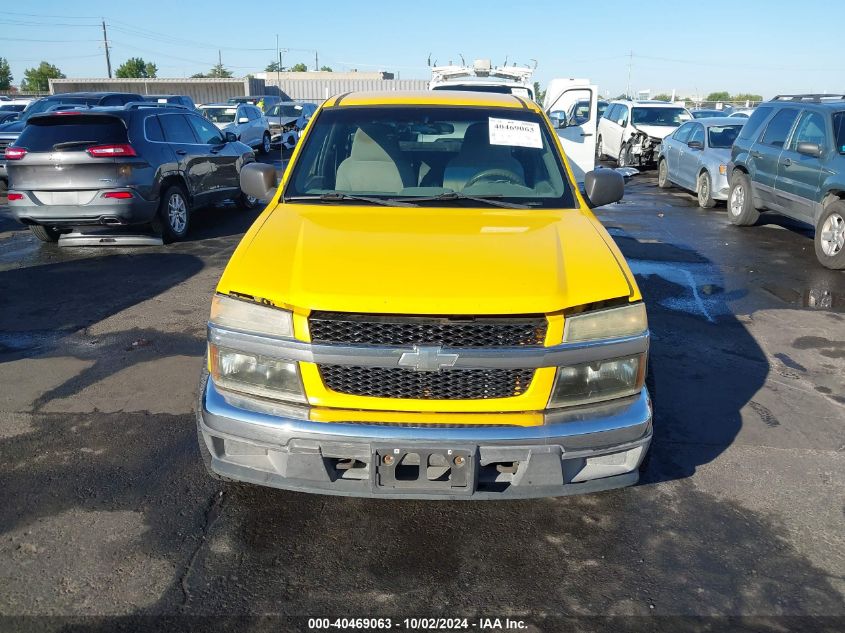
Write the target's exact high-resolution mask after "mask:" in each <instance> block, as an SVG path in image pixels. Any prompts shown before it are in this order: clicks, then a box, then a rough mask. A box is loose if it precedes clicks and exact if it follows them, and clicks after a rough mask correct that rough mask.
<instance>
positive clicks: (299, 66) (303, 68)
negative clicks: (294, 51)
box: [288, 62, 308, 73]
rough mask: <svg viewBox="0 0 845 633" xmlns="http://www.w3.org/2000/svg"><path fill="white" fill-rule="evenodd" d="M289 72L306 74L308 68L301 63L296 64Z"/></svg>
mask: <svg viewBox="0 0 845 633" xmlns="http://www.w3.org/2000/svg"><path fill="white" fill-rule="evenodd" d="M288 70H289V71H290V72H292V73H304V72H307V71H308V66H306V65H305V64H303V63H302V62H299V63H298V64H294V65H293V66H291V67H290V68H288Z"/></svg>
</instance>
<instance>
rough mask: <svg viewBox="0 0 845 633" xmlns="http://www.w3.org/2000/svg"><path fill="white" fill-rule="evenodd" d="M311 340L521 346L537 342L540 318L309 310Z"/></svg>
mask: <svg viewBox="0 0 845 633" xmlns="http://www.w3.org/2000/svg"><path fill="white" fill-rule="evenodd" d="M308 324H309V327H310V330H311V340H312V341H313V342H314V343H331V344H351V345H401V346H412V345H441V346H443V347H523V346H527V345H538V346H540V345H543V342H544V341H545V339H546V318H545V317H544V316H543V315H532V316H525V317H471V316H470V317H428V316H425V317H417V316H410V317H406V316H380V315H372V314H344V313H338V312H314V313H312V314H311V316H310V318H309V319H308Z"/></svg>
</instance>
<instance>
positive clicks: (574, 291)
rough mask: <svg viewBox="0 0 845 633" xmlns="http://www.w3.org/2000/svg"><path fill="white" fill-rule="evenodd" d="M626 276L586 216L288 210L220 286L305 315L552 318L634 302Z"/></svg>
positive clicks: (248, 243)
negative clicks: (575, 309)
mask: <svg viewBox="0 0 845 633" xmlns="http://www.w3.org/2000/svg"><path fill="white" fill-rule="evenodd" d="M262 220H263V224H262ZM620 262H622V263H620ZM623 266H624V267H625V270H624V271H623V268H622V267H623ZM626 272H627V273H628V275H630V272H629V271H628V269H627V265H626V264H624V260H623V259H622V257H621V254H620V253H619V251H618V249H616V246H615V244H613V241H612V240H611V238H610V236H609V235H608V234H607V232H606V231H605V230H604V228H603V227H602V226H601V225H600V224H599V222H598V221H597V220H596V219H595V217H594V216H593V215H592V214H591V213H590V212H588V211H578V210H567V211H558V210H555V211H548V210H531V211H521V210H518V211H511V210H504V209H503V210H487V209H484V210H480V209H467V208H444V207H438V208H431V207H429V208H394V207H368V206H342V205H332V206H314V205H300V204H282V205H279V206H278V207H277V208H276V209H275V210H273V211H272V212H269V214H268V215H266V216H265V217H264V218H260V219H259V220H258V222H257V223H256V225H255V226H254V227H253V229H251V230H250V231H249V232H248V233H247V235H246V236H245V237H244V239H243V241H242V242H241V244H240V246H239V247H238V249H237V250H236V251H235V254H234V255H233V256H232V259H231V261H230V262H229V265H228V266H227V268H226V271H225V272H224V274H223V277H222V279H221V280H220V284H219V286H218V291H219V292H222V293H229V292H238V293H244V294H248V295H252V296H254V297H256V298H261V299H267V300H270V301H272V302H273V303H274V304H276V305H280V306H282V305H284V306H288V307H293V308H297V309H300V310H329V311H339V312H369V313H385V314H525V313H549V312H554V311H557V310H561V309H563V308H565V307H569V306H575V305H583V304H587V303H592V302H595V301H601V300H606V299H611V298H616V297H628V296H630V295H632V294H633V293H635V292H636V290H635V286H634V285H633V281H631V282H630V283H629V279H631V278H630V277H629V276H627V275H626Z"/></svg>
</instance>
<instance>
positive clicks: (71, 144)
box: [53, 141, 99, 149]
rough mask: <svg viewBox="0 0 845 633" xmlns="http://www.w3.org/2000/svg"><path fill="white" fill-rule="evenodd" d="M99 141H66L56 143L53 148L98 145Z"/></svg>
mask: <svg viewBox="0 0 845 633" xmlns="http://www.w3.org/2000/svg"><path fill="white" fill-rule="evenodd" d="M98 142H99V141H65V142H64V143H56V144H55V145H53V149H67V148H69V147H82V146H84V145H96V144H97V143H98Z"/></svg>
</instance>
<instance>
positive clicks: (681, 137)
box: [673, 123, 695, 143]
mask: <svg viewBox="0 0 845 633" xmlns="http://www.w3.org/2000/svg"><path fill="white" fill-rule="evenodd" d="M694 125H695V124H694V123H684V124H683V125H682V126H681V127H679V128H678V130H677V131H676V132H675V134H674V135H673V136H674V137H675V140H676V141H679V142H681V143H686V142H687V141H688V140H689V135H690V134H692V128H693V126H694Z"/></svg>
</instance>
